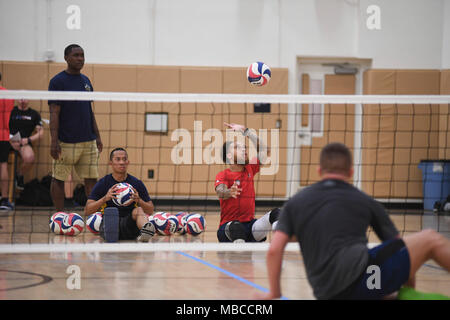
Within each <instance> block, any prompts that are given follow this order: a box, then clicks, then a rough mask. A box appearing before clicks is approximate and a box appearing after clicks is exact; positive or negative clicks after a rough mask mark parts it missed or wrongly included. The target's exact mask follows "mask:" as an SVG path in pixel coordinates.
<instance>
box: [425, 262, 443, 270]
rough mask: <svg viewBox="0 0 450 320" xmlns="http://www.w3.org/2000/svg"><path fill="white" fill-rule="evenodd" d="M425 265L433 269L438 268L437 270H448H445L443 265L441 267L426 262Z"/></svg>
mask: <svg viewBox="0 0 450 320" xmlns="http://www.w3.org/2000/svg"><path fill="white" fill-rule="evenodd" d="M424 266H425V267H428V268H431V269H437V270H443V271H447V270H445V269H444V268H442V267H440V266H434V265H432V264H426V263H424Z"/></svg>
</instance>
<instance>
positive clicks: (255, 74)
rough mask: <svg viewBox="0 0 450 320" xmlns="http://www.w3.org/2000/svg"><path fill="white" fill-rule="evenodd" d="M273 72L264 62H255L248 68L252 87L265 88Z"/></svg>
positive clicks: (248, 77) (248, 76)
mask: <svg viewBox="0 0 450 320" xmlns="http://www.w3.org/2000/svg"><path fill="white" fill-rule="evenodd" d="M271 76H272V71H270V68H269V66H268V65H266V64H265V63H264V62H254V63H252V64H251V65H250V66H249V67H248V68H247V79H248V82H250V83H251V84H252V85H255V86H263V85H265V84H267V83H268V82H269V81H270V77H271Z"/></svg>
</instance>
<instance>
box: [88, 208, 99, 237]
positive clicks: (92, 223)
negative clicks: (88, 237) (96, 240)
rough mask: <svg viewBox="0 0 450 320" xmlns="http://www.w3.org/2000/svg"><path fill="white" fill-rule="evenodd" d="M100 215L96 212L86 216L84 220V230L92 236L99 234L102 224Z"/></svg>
mask: <svg viewBox="0 0 450 320" xmlns="http://www.w3.org/2000/svg"><path fill="white" fill-rule="evenodd" d="M102 219H103V216H102V213H101V212H96V213H93V214H91V215H89V216H88V218H87V220H86V228H87V229H88V230H89V231H90V232H92V233H93V234H99V232H100V224H101V223H102Z"/></svg>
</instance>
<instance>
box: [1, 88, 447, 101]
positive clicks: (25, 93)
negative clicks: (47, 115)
mask: <svg viewBox="0 0 450 320" xmlns="http://www.w3.org/2000/svg"><path fill="white" fill-rule="evenodd" d="M49 98H51V100H95V101H128V102H183V103H195V102H197V103H299V104H300V103H301V104H306V103H333V104H358V103H362V104H378V103H383V104H448V103H450V95H400V96H399V95H279V94H270V95H269V94H256V95H255V94H253V95H251V94H197V93H138V92H100V91H99V92H97V91H96V92H81V91H44V90H0V99H28V100H49Z"/></svg>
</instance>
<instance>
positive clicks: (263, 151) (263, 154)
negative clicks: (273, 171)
mask: <svg viewBox="0 0 450 320" xmlns="http://www.w3.org/2000/svg"><path fill="white" fill-rule="evenodd" d="M224 125H225V126H226V127H228V128H229V129H231V130H234V131H239V132H241V133H242V134H243V135H244V136H246V137H248V139H249V140H250V141H251V142H252V144H253V145H254V146H255V147H256V150H258V159H259V161H260V162H261V163H265V162H266V159H267V157H268V156H270V148H269V147H268V146H267V145H266V143H265V142H264V141H262V140H260V139H259V138H258V136H257V135H256V134H254V133H253V132H252V131H250V130H249V129H248V128H246V127H244V126H243V125H241V124H236V123H227V122H224Z"/></svg>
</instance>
